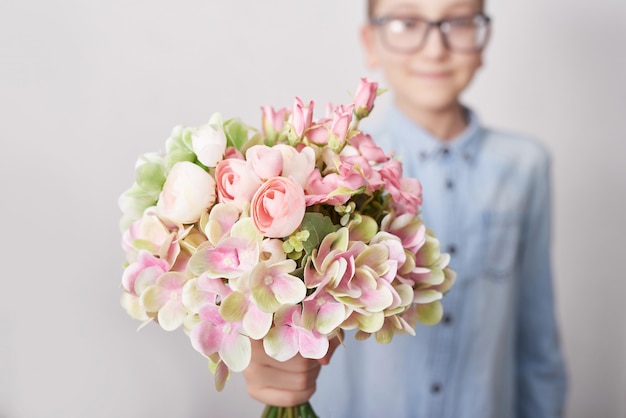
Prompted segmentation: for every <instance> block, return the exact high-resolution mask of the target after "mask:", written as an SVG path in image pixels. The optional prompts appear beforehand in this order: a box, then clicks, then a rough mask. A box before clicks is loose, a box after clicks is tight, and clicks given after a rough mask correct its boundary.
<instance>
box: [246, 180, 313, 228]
mask: <svg viewBox="0 0 626 418" xmlns="http://www.w3.org/2000/svg"><path fill="white" fill-rule="evenodd" d="M305 208H306V204H305V200H304V190H302V186H300V185H299V184H298V183H296V182H295V181H293V180H291V179H289V178H286V177H273V178H271V179H269V180H268V181H266V182H265V183H264V184H263V185H262V186H261V187H260V188H259V190H257V191H256V193H255V194H254V196H253V197H252V204H251V207H250V216H251V217H252V220H253V222H254V226H255V227H256V228H257V230H258V231H259V232H260V233H261V234H263V235H265V236H266V237H268V238H281V237H286V236H289V235H290V234H291V233H292V232H294V231H295V230H296V229H297V228H298V227H299V226H300V224H301V223H302V219H303V217H304V212H305Z"/></svg>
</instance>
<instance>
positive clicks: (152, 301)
mask: <svg viewBox="0 0 626 418" xmlns="http://www.w3.org/2000/svg"><path fill="white" fill-rule="evenodd" d="M168 300H169V295H168V294H167V292H165V291H164V290H163V289H161V288H160V287H158V286H157V285H152V286H149V287H148V288H146V290H144V291H143V293H142V294H141V296H140V297H139V303H141V306H143V307H144V308H145V309H146V311H148V312H158V311H159V309H161V308H162V307H163V306H164V305H165V304H166V303H167V301H168Z"/></svg>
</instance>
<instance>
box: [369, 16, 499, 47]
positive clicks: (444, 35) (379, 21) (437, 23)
mask: <svg viewBox="0 0 626 418" xmlns="http://www.w3.org/2000/svg"><path fill="white" fill-rule="evenodd" d="M477 17H480V18H482V19H483V24H484V25H485V28H486V31H487V33H486V34H485V41H484V43H483V45H481V46H480V47H477V48H472V49H456V48H451V47H450V43H449V42H448V32H447V31H446V30H445V29H443V27H444V25H445V24H449V23H450V22H451V21H455V20H459V19H467V18H473V19H475V18H477ZM393 20H411V21H419V22H422V23H425V24H426V25H427V27H426V31H425V32H424V37H423V39H422V41H421V42H420V43H419V44H418V45H417V46H416V47H415V48H410V49H402V48H396V47H393V46H392V45H390V44H389V42H388V41H387V39H386V38H387V37H386V36H385V34H384V33H382V34H381V39H382V40H383V44H385V46H386V47H387V48H388V49H389V50H391V51H394V52H399V53H405V54H410V53H414V52H417V51H419V50H421V49H422V48H424V45H425V44H426V40H427V39H428V35H429V34H430V30H431V29H432V28H433V27H436V28H437V29H438V30H439V33H440V34H441V39H442V41H443V45H444V47H445V48H446V50H448V51H452V52H460V53H476V52H480V51H482V50H483V49H484V48H485V46H486V45H487V42H488V40H489V36H490V35H491V17H489V16H488V15H486V14H485V13H482V12H478V13H474V14H472V15H467V16H456V17H449V18H445V19H440V20H428V19H424V18H421V17H418V16H393V15H390V16H380V17H376V16H372V17H370V19H369V23H370V24H371V25H372V26H375V27H378V28H382V27H383V26H385V25H386V24H387V23H388V22H391V21H393Z"/></svg>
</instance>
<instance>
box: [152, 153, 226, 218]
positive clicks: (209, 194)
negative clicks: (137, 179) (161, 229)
mask: <svg viewBox="0 0 626 418" xmlns="http://www.w3.org/2000/svg"><path fill="white" fill-rule="evenodd" d="M213 203H215V180H214V179H213V177H211V175H210V174H209V173H207V172H206V171H204V169H202V168H201V167H200V166H198V165H196V164H193V163H190V162H188V161H182V162H179V163H176V164H175V165H174V167H172V170H171V171H170V172H169V174H168V175H167V179H166V180H165V184H164V185H163V190H162V191H161V195H160V196H159V201H158V203H157V211H158V214H159V215H161V216H163V217H165V218H167V219H170V220H172V221H174V222H178V223H181V224H192V223H194V222H196V221H197V220H198V219H200V216H202V214H203V213H205V212H207V210H208V209H209V208H210V207H211V206H213Z"/></svg>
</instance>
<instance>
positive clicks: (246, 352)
mask: <svg viewBox="0 0 626 418" xmlns="http://www.w3.org/2000/svg"><path fill="white" fill-rule="evenodd" d="M218 353H219V355H220V357H221V358H222V360H224V363H225V364H226V365H227V366H228V368H229V369H231V370H232V371H234V372H241V371H243V370H244V369H245V368H246V367H248V365H249V364H250V358H251V356H252V346H251V344H250V339H249V338H248V337H246V336H245V335H241V334H240V333H239V332H237V331H236V330H234V329H233V330H229V331H225V333H224V335H223V338H222V344H221V347H220V349H219V351H218Z"/></svg>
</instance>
